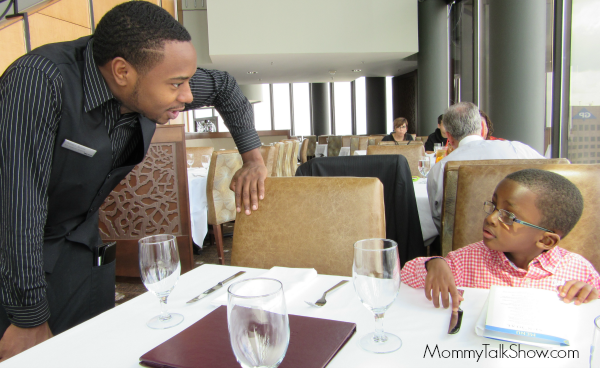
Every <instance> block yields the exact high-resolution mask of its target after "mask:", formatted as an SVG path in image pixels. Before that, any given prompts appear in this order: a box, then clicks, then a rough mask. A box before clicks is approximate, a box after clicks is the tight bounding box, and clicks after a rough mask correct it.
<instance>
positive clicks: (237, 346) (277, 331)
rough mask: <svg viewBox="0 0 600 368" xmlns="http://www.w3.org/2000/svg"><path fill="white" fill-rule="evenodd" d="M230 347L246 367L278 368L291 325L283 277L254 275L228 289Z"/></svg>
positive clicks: (286, 344)
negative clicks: (270, 277)
mask: <svg viewBox="0 0 600 368" xmlns="http://www.w3.org/2000/svg"><path fill="white" fill-rule="evenodd" d="M227 326H228V328H229V341H230V342H231V348H232V350H233V353H234V355H235V357H236V359H237V361H238V363H240V365H241V366H242V367H243V368H251V367H252V368H255V367H261V368H267V367H269V368H275V367H278V366H279V364H281V361H282V360H283V358H284V356H285V353H286V352H287V348H288V344H289V342H290V325H289V319H288V315H287V309H286V304H285V297H284V295H283V286H282V284H281V282H280V281H278V280H275V279H268V278H255V279H248V280H242V281H239V282H236V283H235V284H232V285H231V286H229V288H228V289H227Z"/></svg>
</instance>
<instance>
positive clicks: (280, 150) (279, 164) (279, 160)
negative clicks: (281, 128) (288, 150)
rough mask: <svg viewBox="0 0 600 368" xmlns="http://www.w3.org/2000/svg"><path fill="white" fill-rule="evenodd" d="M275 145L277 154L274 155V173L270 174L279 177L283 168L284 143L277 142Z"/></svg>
mask: <svg viewBox="0 0 600 368" xmlns="http://www.w3.org/2000/svg"><path fill="white" fill-rule="evenodd" d="M275 146H276V147H277V149H276V152H277V156H275V165H274V167H273V170H274V172H275V174H274V175H272V176H277V177H280V176H283V168H284V166H285V161H284V160H285V143H281V142H278V143H275Z"/></svg>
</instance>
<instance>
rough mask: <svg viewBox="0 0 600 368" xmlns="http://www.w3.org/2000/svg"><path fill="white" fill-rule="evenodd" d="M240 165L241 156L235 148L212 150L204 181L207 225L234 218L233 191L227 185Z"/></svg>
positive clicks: (218, 223) (221, 222)
mask: <svg viewBox="0 0 600 368" xmlns="http://www.w3.org/2000/svg"><path fill="white" fill-rule="evenodd" d="M242 165H243V162H242V156H241V155H240V154H239V153H238V151H237V150H224V151H215V152H213V155H212V159H211V160H210V166H209V168H208V177H207V182H206V199H207V204H208V224H209V225H220V224H223V223H225V222H229V221H233V220H235V215H236V210H235V193H234V192H233V191H231V189H229V185H230V184H231V179H232V178H233V175H234V174H235V173H236V171H238V170H239V169H240V168H241V167H242Z"/></svg>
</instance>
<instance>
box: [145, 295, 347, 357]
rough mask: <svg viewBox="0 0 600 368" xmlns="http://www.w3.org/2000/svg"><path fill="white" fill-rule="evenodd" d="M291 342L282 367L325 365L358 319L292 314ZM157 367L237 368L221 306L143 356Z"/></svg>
mask: <svg viewBox="0 0 600 368" xmlns="http://www.w3.org/2000/svg"><path fill="white" fill-rule="evenodd" d="M289 320H290V344H289V347H288V350H287V353H286V354H285V358H283V362H281V364H280V365H279V367H280V368H300V367H302V368H313V367H314V368H323V367H325V366H326V365H327V364H328V363H329V361H330V360H331V359H333V357H334V356H335V354H336V353H337V352H338V351H339V350H340V349H341V348H342V347H343V346H344V344H345V343H346V342H347V341H348V340H349V339H350V338H351V337H352V335H353V334H354V332H356V323H350V322H340V321H332V320H329V319H321V318H311V317H303V316H296V315H293V314H290V315H289ZM140 364H142V365H145V366H148V367H155V368H192V367H194V368H196V367H199V368H201V367H206V368H236V367H240V365H239V363H238V362H237V360H236V359H235V356H234V355H233V350H231V345H230V343H229V331H228V329H227V307H226V306H221V307H219V308H217V309H215V310H214V311H212V312H211V313H209V314H208V315H206V316H205V317H204V318H202V319H201V320H199V321H198V322H196V323H194V324H193V325H191V326H190V327H188V328H186V329H185V330H183V331H181V332H180V333H179V334H177V335H175V336H173V337H172V338H171V339H169V340H167V341H165V342H164V343H162V344H160V345H159V346H157V347H155V348H154V349H152V350H150V351H149V352H147V353H146V354H144V355H143V356H142V357H141V358H140Z"/></svg>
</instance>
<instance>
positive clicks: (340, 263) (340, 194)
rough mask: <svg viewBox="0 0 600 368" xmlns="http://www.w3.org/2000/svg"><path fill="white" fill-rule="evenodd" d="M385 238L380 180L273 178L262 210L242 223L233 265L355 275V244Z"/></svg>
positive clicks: (267, 183)
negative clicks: (353, 270) (370, 239)
mask: <svg viewBox="0 0 600 368" xmlns="http://www.w3.org/2000/svg"><path fill="white" fill-rule="evenodd" d="M384 237H385V213H384V205H383V185H382V184H381V182H380V181H379V179H377V178H351V177H293V178H268V179H267V180H266V181H265V199H264V200H262V201H261V202H260V206H259V209H258V211H254V212H252V215H250V216H246V215H241V216H238V217H237V219H236V224H235V230H234V234H233V249H232V254H231V265H232V266H243V267H256V268H271V267H273V266H283V267H305V268H315V269H316V270H317V272H318V273H319V274H329V275H341V276H351V275H352V262H353V257H354V248H353V245H354V243H355V242H356V241H358V240H361V239H368V238H384Z"/></svg>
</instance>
